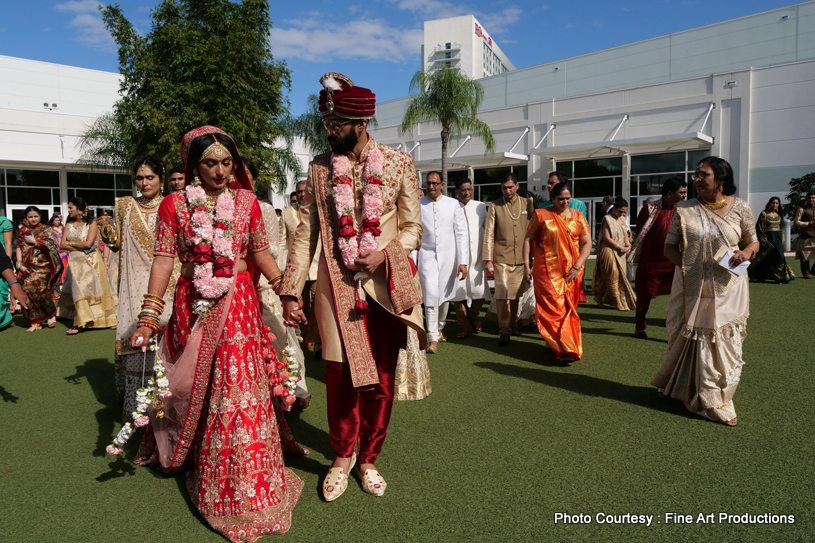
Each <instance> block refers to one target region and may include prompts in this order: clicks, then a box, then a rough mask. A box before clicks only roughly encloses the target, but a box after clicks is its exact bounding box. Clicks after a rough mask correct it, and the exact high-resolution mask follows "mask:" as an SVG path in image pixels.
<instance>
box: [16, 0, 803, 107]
mask: <svg viewBox="0 0 815 543" xmlns="http://www.w3.org/2000/svg"><path fill="white" fill-rule="evenodd" d="M202 1H205V0H202ZM119 3H120V5H121V6H122V8H123V10H124V12H125V14H126V15H127V17H128V18H129V19H130V21H131V22H132V23H133V24H134V25H135V26H136V28H137V29H139V31H141V32H142V33H147V32H149V30H150V24H151V18H150V16H151V13H150V11H151V9H152V8H153V7H154V6H156V5H157V4H158V2H157V1H150V0H145V1H141V0H120V2H119ZM3 4H4V7H3V18H2V19H0V54H2V55H7V56H12V57H21V58H28V59H34V60H41V61H45V62H55V63H58V64H68V65H72V66H80V67H83V68H92V69H96V70H105V71H112V72H115V71H117V70H118V58H117V54H116V47H115V44H114V43H113V41H112V40H111V38H110V35H109V34H108V33H107V31H106V30H105V28H104V25H103V24H102V20H101V17H100V16H99V12H98V10H97V6H98V5H99V2H97V1H96V0H74V1H67V2H53V1H45V0H9V1H6V2H3ZM789 4H790V2H789V1H784V0H761V1H759V0H707V1H702V0H622V1H620V0H611V1H608V0H606V1H599V0H571V1H569V2H564V1H553V0H548V1H547V0H543V1H522V0H517V1H515V0H493V1H474V2H459V1H456V0H453V1H446V0H368V1H366V2H357V1H356V0H348V2H345V3H338V2H336V1H335V0H334V1H327V0H312V1H306V2H296V1H294V2H292V1H286V2H279V1H276V0H271V1H270V6H271V17H272V21H273V24H274V28H273V29H272V31H271V34H270V39H271V43H272V47H273V53H274V54H275V57H276V58H279V59H283V60H285V61H286V62H287V64H288V66H289V68H291V70H292V87H291V91H290V92H289V100H290V102H291V111H292V113H293V114H297V113H300V112H301V111H302V110H303V109H304V108H305V101H306V97H307V96H308V94H309V93H310V92H316V91H318V90H319V83H318V79H319V77H320V76H321V75H322V74H323V73H325V72H327V71H338V72H341V73H344V74H346V75H347V76H348V77H350V78H351V79H352V80H354V82H355V83H357V84H358V85H361V86H365V87H369V88H371V89H373V90H374V92H375V93H376V94H377V99H378V100H380V101H381V100H389V99H393V98H399V97H401V96H404V95H406V94H407V91H408V84H409V82H410V78H411V76H412V75H413V73H414V72H415V71H416V70H418V69H419V67H420V60H419V46H420V45H421V42H422V28H423V26H422V23H423V21H425V20H431V19H440V18H444V17H452V16H456V15H466V14H470V13H472V14H474V15H475V16H476V17H477V18H478V19H479V20H480V21H481V23H482V24H483V25H484V28H485V29H486V30H487V31H488V32H489V33H490V34H491V35H492V37H493V39H495V40H496V42H497V43H498V44H499V45H500V46H501V48H502V49H503V50H504V52H505V53H506V54H507V56H508V57H509V58H510V60H512V62H513V63H514V64H515V67H516V68H524V67H527V66H534V65H535V64H540V63H543V62H548V61H551V60H557V59H561V58H565V57H570V56H573V55H579V54H582V53H587V52H590V51H596V50H598V49H604V48H607V47H613V46H615V45H621V44H624V43H630V42H633V41H638V40H642V39H646V38H651V37H654V36H660V35H662V34H668V33H670V32H676V31H679V30H685V29H688V28H693V27H696V26H701V25H705V24H708V23H715V22H718V21H723V20H725V19H732V18H734V17H740V16H743V15H749V14H751V13H756V12H759V11H765V10H768V9H773V8H776V7H781V6H785V5H789ZM1 77H2V74H0V78H1Z"/></svg>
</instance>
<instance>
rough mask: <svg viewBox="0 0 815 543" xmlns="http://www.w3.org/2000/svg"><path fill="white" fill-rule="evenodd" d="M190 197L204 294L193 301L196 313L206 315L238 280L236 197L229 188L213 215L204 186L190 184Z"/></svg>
mask: <svg viewBox="0 0 815 543" xmlns="http://www.w3.org/2000/svg"><path fill="white" fill-rule="evenodd" d="M186 198H187V204H188V205H189V207H190V214H191V222H192V232H193V237H192V239H193V241H194V242H195V244H196V245H195V248H194V249H193V252H192V258H191V260H192V262H194V263H195V272H194V274H193V285H194V286H195V290H196V292H198V294H199V296H200V298H199V299H198V300H196V301H195V302H194V303H193V312H194V313H196V314H197V315H204V314H206V313H207V312H208V311H209V310H210V308H211V307H212V306H213V305H215V302H216V301H217V300H218V299H220V298H221V297H222V296H223V295H224V294H226V293H227V292H229V289H230V287H231V286H232V284H233V283H234V282H235V274H234V271H233V267H234V266H235V253H234V252H233V251H232V241H231V240H230V238H232V236H233V233H234V232H233V229H232V221H233V220H234V212H235V199H234V197H233V196H232V193H231V192H230V191H229V190H227V191H224V192H223V193H222V194H221V195H220V196H218V200H217V201H216V203H215V213H213V214H210V213H209V212H208V211H207V193H206V192H205V191H204V189H203V188H202V187H201V186H200V185H189V186H188V187H187V188H186Z"/></svg>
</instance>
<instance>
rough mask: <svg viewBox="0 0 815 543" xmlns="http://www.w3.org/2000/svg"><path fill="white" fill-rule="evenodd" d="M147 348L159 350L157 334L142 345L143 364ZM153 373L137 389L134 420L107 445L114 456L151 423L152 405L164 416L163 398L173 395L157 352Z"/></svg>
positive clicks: (123, 427) (160, 415)
mask: <svg viewBox="0 0 815 543" xmlns="http://www.w3.org/2000/svg"><path fill="white" fill-rule="evenodd" d="M147 349H150V350H151V351H153V352H156V351H157V350H158V340H157V339H156V337H155V336H154V337H152V338H150V344H149V347H142V350H143V352H144V363H143V366H144V365H145V364H147ZM153 375H154V377H150V379H148V380H147V386H146V387H142V388H140V389H139V390H137V391H136V410H135V411H133V413H132V414H131V416H132V417H133V422H128V423H125V425H124V426H122V429H121V430H119V433H118V435H117V436H116V437H115V438H114V439H113V443H111V444H110V445H108V446H107V447H105V451H106V452H107V453H108V454H112V455H114V456H115V455H118V454H121V452H122V450H123V448H124V446H125V443H127V441H128V440H129V439H130V436H132V435H133V433H134V432H135V431H136V428H141V427H142V426H147V425H148V424H149V423H150V418H149V417H148V416H147V410H148V409H149V408H150V406H151V405H152V406H153V407H154V408H155V409H156V417H158V418H162V417H163V416H164V402H163V401H162V400H164V399H166V398H169V397H170V396H172V392H170V391H169V390H168V387H169V386H170V380H169V379H167V378H166V377H164V366H163V365H162V364H161V357H159V355H158V353H157V352H156V361H155V364H154V365H153Z"/></svg>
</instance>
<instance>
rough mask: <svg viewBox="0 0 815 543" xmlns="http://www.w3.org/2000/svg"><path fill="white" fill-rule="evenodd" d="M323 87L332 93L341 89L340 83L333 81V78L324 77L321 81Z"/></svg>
mask: <svg viewBox="0 0 815 543" xmlns="http://www.w3.org/2000/svg"><path fill="white" fill-rule="evenodd" d="M323 86H324V87H325V89H326V90H330V91H334V92H339V91H340V90H341V89H342V85H340V82H339V81H337V80H336V79H334V78H333V77H326V78H325V80H323Z"/></svg>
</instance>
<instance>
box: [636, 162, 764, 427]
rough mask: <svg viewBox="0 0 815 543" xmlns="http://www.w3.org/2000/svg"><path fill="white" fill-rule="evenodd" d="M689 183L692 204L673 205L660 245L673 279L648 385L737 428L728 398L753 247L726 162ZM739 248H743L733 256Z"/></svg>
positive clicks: (737, 372) (699, 170)
mask: <svg viewBox="0 0 815 543" xmlns="http://www.w3.org/2000/svg"><path fill="white" fill-rule="evenodd" d="M693 177H694V184H695V186H696V193H697V197H696V198H695V199H693V200H690V201H687V202H679V203H678V204H676V214H675V215H674V218H673V222H672V223H671V228H670V230H669V232H668V237H667V238H666V239H665V256H666V257H667V258H669V259H670V260H671V262H673V263H674V264H675V265H676V266H677V273H675V274H674V281H673V287H672V290H671V300H670V302H669V303H668V322H667V325H668V332H669V339H668V352H667V355H666V356H665V361H664V362H663V363H662V367H661V368H660V369H659V371H658V372H657V374H656V376H654V378H653V379H652V380H651V384H652V385H654V386H656V387H658V389H659V390H658V393H659V395H660V396H662V397H666V398H667V397H670V398H674V399H677V400H681V401H682V402H683V403H684V404H685V407H687V408H688V409H689V410H690V411H693V412H694V413H696V414H698V415H700V416H702V417H705V418H707V419H709V420H712V421H714V422H721V423H723V424H726V425H728V426H735V425H736V422H737V421H736V410H735V407H734V406H733V394H734V393H735V392H736V387H738V384H739V379H740V377H741V369H742V366H743V365H744V361H743V360H742V343H743V342H744V339H745V338H746V337H747V317H748V316H749V315H750V292H749V290H748V288H749V287H748V285H749V283H748V278H747V274H746V273H744V272H745V271H746V269H747V265H745V263H747V262H749V261H750V260H752V258H753V257H754V256H755V254H756V251H757V250H758V247H759V242H758V239H757V238H756V229H755V226H754V224H755V221H754V219H753V212H752V211H751V210H750V206H749V205H748V204H747V202H745V201H744V200H742V199H740V198H736V197H735V196H733V194H734V193H735V192H736V185H735V184H734V183H733V169H732V168H731V167H730V164H728V162H727V161H726V160H724V159H722V158H718V157H707V158H705V159H702V161H701V162H699V164H698V165H697V166H696V173H695V174H694V176H693ZM742 240H743V241H744V244H745V248H744V250H739V242H740V241H742ZM726 255H727V258H725V256H726Z"/></svg>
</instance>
